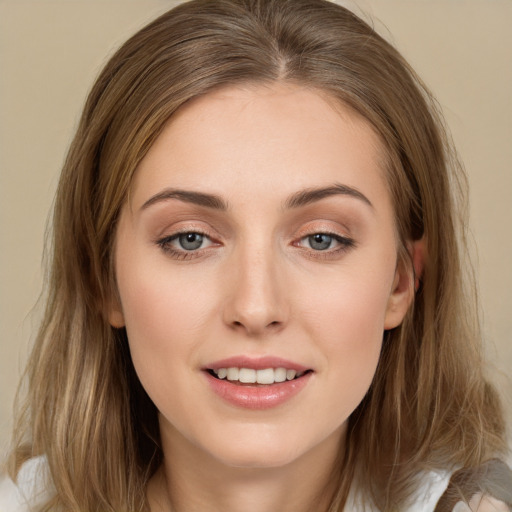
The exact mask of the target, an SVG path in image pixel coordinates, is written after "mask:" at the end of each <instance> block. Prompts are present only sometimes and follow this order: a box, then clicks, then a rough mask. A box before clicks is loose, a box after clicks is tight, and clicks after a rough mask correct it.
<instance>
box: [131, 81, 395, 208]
mask: <svg viewBox="0 0 512 512" xmlns="http://www.w3.org/2000/svg"><path fill="white" fill-rule="evenodd" d="M385 168H386V153H385V150H384V147H383V144H382V143H381V141H380V138H379V136H378V135H377V134H376V133H375V131H374V130H373V128H372V126H371V125H370V123H369V122H368V121H366V120H365V119H364V118H363V117H362V116H360V115H359V114H358V113H356V112H355V111H354V110H353V109H351V108H349V107H347V106H346V105H344V104H343V103H341V102H340V101H339V100H337V99H336V98H334V97H333V96H330V95H329V94H328V93H326V92H324V91H319V90H316V89H310V88H305V87H299V86H295V85H290V84H273V85H250V86H244V87H226V88H222V89H218V90H216V91H214V92H210V93H209V94H206V95H204V96H202V97H198V98H195V99H193V100H191V101H189V102H188V103H187V104H185V105H184V106H182V107H181V109H179V110H178V112H177V113H176V114H175V115H173V116H172V118H171V119H170V120H169V121H168V123H167V125H166V126H165V127H164V130H163V131H162V133H161V134H160V136H159V137H158V138H157V140H156V141H155V143H154V144H153V146H152V147H151V148H150V150H149V152H148V154H147V155H146V156H145V158H144V159H143V160H142V162H141V163H140V165H139V168H138V169H137V172H136V174H135V178H134V183H133V189H132V191H133V192H134V193H135V196H137V197H134V199H135V202H136V203H139V204H140V201H141V200H143V199H144V197H146V198H147V197H148V196H149V195H151V194H152V193H156V192H158V189H159V188H160V189H161V188H163V187H166V186H176V185H179V186H181V187H187V188H192V189H194V188H201V189H202V190H208V191H211V192H213V193H216V194H218V195H225V194H226V193H227V194H229V190H230V189H233V187H234V186H235V185H238V186H242V187H243V186H245V188H246V189H247V190H250V191H251V193H252V194H253V195H254V194H255V193H256V192H258V191H260V192H262V193H265V192H266V193H265V195H266V196H269V195H271V192H272V193H273V192H276V193H279V192H280V193H282V194H285V193H293V191H294V189H295V190H296V189H300V188H308V187H317V186H328V185H330V184H332V183H333V182H339V181H343V182H344V183H345V184H347V185H350V186H354V187H355V188H358V187H360V186H363V187H364V188H367V189H375V190H373V191H369V192H370V193H371V194H378V193H382V192H383V186H384V189H385V188H387V187H386V185H385V172H384V170H385ZM265 187H267V188H266V189H265ZM269 187H270V188H269ZM384 193H386V191H385V190H384Z"/></svg>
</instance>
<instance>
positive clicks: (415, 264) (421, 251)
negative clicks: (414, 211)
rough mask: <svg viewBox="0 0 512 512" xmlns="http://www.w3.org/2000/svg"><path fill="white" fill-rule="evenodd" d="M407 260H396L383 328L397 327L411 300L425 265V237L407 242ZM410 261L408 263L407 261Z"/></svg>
mask: <svg viewBox="0 0 512 512" xmlns="http://www.w3.org/2000/svg"><path fill="white" fill-rule="evenodd" d="M407 251H408V252H409V260H408V261H407V260H406V259H405V258H404V259H402V261H399V262H398V265H397V268H396V271H395V278H394V280H393V286H392V290H391V295H390V296H389V300H388V305H387V309H386V316H385V319H384V329H385V330H388V329H393V328H395V327H398V326H399V325H400V324H401V323H402V320H403V319H404V317H405V314H406V313H407V311H408V309H409V307H410V305H411V304H412V302H413V299H414V294H415V292H416V291H417V290H418V288H419V285H420V279H421V276H422V274H423V268H424V266H425V239H424V238H422V239H420V240H415V241H414V242H409V243H407ZM409 262H410V263H412V264H411V265H409V264H408V263H409Z"/></svg>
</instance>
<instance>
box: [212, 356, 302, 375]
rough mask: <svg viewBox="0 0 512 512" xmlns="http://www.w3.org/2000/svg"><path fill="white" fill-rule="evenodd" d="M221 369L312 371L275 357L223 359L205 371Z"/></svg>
mask: <svg viewBox="0 0 512 512" xmlns="http://www.w3.org/2000/svg"><path fill="white" fill-rule="evenodd" d="M219 368H251V369H253V370H265V369H266V368H286V369H287V370H296V371H297V372H305V371H306V370H311V368H309V367H307V366H304V365H302V364H298V363H295V362H293V361H289V360H287V359H283V358H281V357H274V356H263V357H249V356H234V357H228V358H226V359H221V360H219V361H215V362H213V363H210V364H208V365H206V366H205V367H204V370H218V369H219Z"/></svg>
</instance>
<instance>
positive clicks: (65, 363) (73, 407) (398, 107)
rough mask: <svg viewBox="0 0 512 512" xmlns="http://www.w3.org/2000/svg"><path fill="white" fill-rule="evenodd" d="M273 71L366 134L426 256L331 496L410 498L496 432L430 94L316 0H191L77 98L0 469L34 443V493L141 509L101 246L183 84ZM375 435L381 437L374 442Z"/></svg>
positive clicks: (110, 279)
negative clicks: (23, 387)
mask: <svg viewBox="0 0 512 512" xmlns="http://www.w3.org/2000/svg"><path fill="white" fill-rule="evenodd" d="M275 81H284V82H290V83H295V84H298V85H301V86H304V87H310V88H314V89H318V90H322V91H324V92H327V93H328V94H329V95H331V97H333V98H335V99H337V100H338V101H340V102H343V104H345V105H348V106H350V107H351V108H352V109H355V110H356V111H357V112H359V113H360V114H361V115H362V116H363V117H365V118H366V119H367V120H368V121H369V122H370V123H371V124H372V125H373V127H374V129H375V130H376V132H377V133H378V134H379V135H380V138H381V140H382V143H383V144H384V146H385V148H386V150H387V157H388V158H387V162H386V164H385V165H386V171H387V178H388V183H389V189H390V191H391V195H392V198H393V201H394V205H395V211H396V223H397V231H398V233H399V238H400V240H401V248H400V250H399V253H400V254H399V256H400V259H401V262H402V264H409V265H411V262H410V260H409V258H408V252H407V242H408V241H412V240H420V239H423V240H424V243H425V245H426V251H425V252H426V259H425V267H424V272H423V274H422V276H421V280H420V283H419V288H418V290H417V293H416V297H415V302H414V305H413V306H412V307H411V309H410V311H409V312H408V314H407V316H406V318H405V320H404V322H403V323H402V325H401V326H399V327H397V328H396V329H393V330H391V331H388V332H385V333H384V343H383V348H382V355H381V359H380V363H379V366H378V369H377V372H376V375H375V378H374V382H373V384H372V386H371V389H370V391H369V392H368V394H367V396H366V397H365V398H364V400H363V402H362V403H361V404H360V405H359V407H358V408H357V409H356V411H355V412H354V413H353V414H352V416H351V417H350V419H349V426H348V439H347V443H346V446H347V450H346V451H345V452H344V453H343V454H341V455H340V464H339V468H337V471H336V475H335V477H336V478H338V479H339V486H338V488H339V492H338V493H337V495H336V496H335V497H334V498H333V502H332V505H331V508H330V510H331V511H338V510H342V508H343V506H344V503H345V501H346V499H347V494H348V490H349V488H350V486H352V485H354V482H357V484H358V486H359V488H360V489H361V490H362V491H363V492H364V494H365V495H366V496H368V500H369V501H373V502H374V504H375V505H376V506H377V507H378V508H379V509H381V510H392V509H393V510H396V509H397V508H400V507H401V506H402V505H403V504H404V503H405V502H406V501H407V499H410V497H411V496H412V493H413V491H414V489H415V488H416V487H417V485H418V480H419V478H420V476H421V474H422V471H426V470H431V469H433V470H435V469H451V468H454V467H460V466H463V467H473V466H476V465H478V464H480V463H481V462H482V461H484V460H486V459H488V458H490V457H492V456H495V455H499V454H500V453H502V452H503V451H504V449H505V441H504V422H503V415H502V411H501V407H500V404H499V400H498V397H497V394H496V392H495V391H494V389H493V388H492V387H491V385H490V384H489V383H488V382H487V380H486V379H485V377H484V373H483V372H484V366H483V359H482V356H481V348H480V342H481V339H480V333H479V326H478V314H477V311H476V309H475V308H476V299H475V292H474V285H473V284H472V282H471V275H468V273H467V272H466V270H465V269H467V268H468V267H467V265H466V264H465V263H463V264H461V261H462V259H463V255H464V254H465V212H466V205H465V204H464V196H465V190H464V189H465V185H466V184H465V178H464V174H463V172H462V170H461V167H460V165H459V164H458V162H457V159H456V158H455V157H454V153H453V151H452V150H451V149H450V147H451V145H450V142H449V138H448V137H447V135H446V133H445V130H444V128H443V123H442V118H441V116H440V114H439V111H438V108H437V106H436V103H435V101H434V100H433V99H432V97H431V95H430V93H429V92H428V91H427V89H426V88H425V87H424V85H423V84H422V82H421V81H420V79H419V78H418V77H417V76H416V74H415V73H414V72H413V70H412V69H411V68H410V67H409V65H408V64H407V63H406V62H405V61H404V59H403V58H402V57H401V55H400V54H399V53H398V52H397V51H396V50H395V49H394V48H393V47H392V46H390V45H389V44H388V43H387V42H386V41H385V40H383V39H382V38H381V37H380V36H379V35H378V34H376V32H375V31H374V30H373V29H372V28H371V27H370V26H368V25H367V24H366V23H364V22H363V21H361V20H360V19H359V18H358V17H356V16H355V15H354V14H352V13H351V12H350V11H348V10H347V9H344V8H342V7H340V6H337V5H335V4H333V3H330V2H327V1H324V0H194V1H192V2H189V3H186V4H182V5H180V6H178V7H176V8H175V9H173V10H171V11H169V12H168V13H166V14H164V15H163V16H161V17H160V18H158V19H157V20H155V21H154V22H152V23H151V24H149V25H148V26H147V27H145V28H144V29H142V30H141V31H140V32H138V33H137V34H136V35H134V36H133V37H132V38H131V39H130V40H129V41H128V42H126V43H125V44H124V45H123V46H122V47H121V48H120V49H119V50H118V51H117V53H116V54H115V55H114V56H113V57H112V58H111V59H110V61H109V62H108V64H107V65H106V66H105V68H104V70H103V71H102V73H101V74H100V76H99V78H98V79H97V81H96V83H95V84H94V86H93V89H92V91H91V93H90V95H89V97H88V99H87V102H86V105H85V108H84V111H83V115H82V118H81V121H80V124H79V127H78V130H77V133H76V136H75V138H74V140H73V143H72V145H71V148H70V150H69V154H68V156H67V159H66V162H65V165H64V169H63V171H62V175H61V179H60V183H59V188H58V192H57V198H56V203H55V210H54V217H53V245H52V254H51V261H52V264H51V269H50V272H49V277H48V282H47V298H46V312H45V315H44V320H43V322H42V325H41V328H40V331H39V334H38V337H37V340H36V343H35V347H34V349H33V352H32V356H31V359H30V362H29V365H28V370H27V376H28V383H29V384H28V394H27V398H26V401H25V402H24V406H23V408H22V410H21V413H20V416H19V418H18V422H17V426H16V429H15V448H14V451H13V457H12V472H13V474H15V472H16V471H17V468H19V467H20V465H21V464H22V463H23V462H24V461H25V460H27V459H28V458H29V457H31V456H34V455H38V454H44V455H45V456H46V458H47V461H48V466H49V469H50V473H51V476H52V480H53V483H54V486H55V489H56V495H55V497H54V498H53V499H52V501H51V502H49V503H48V504H47V505H46V508H45V510H50V509H51V510H54V511H55V510H62V511H64V510H65V511H87V512H92V511H102V512H108V511H111V512H119V511H142V510H147V509H148V505H147V502H146V497H145V487H146V484H147V481H148V479H149V478H150V476H151V475H152V474H153V473H154V471H155V470H156V468H157V467H158V466H159V464H160V463H161V460H162V456H163V455H162V451H161V448H160V441H159V433H158V425H157V416H156V410H155V407H154V405H153V404H152V402H151V401H150V399H149V398H148V396H147V395H146V394H145V392H144V390H143V389H142V387H141V385H140V383H139V381H138V379H137V377H136V375H135V372H134V370H133V367H132V363H131V360H130V355H129V352H128V348H127V340H126V334H125V331H124V329H119V330H116V329H113V328H112V327H111V326H110V325H109V323H108V320H107V319H106V317H105V310H106V304H107V303H108V301H109V300H110V299H111V296H112V293H115V281H114V269H113V265H112V247H113V242H114V237H115V230H116V222H117V219H118V215H119V211H120V208H121V206H122V204H123V202H124V201H125V200H126V198H127V195H128V193H129V189H130V184H131V180H132V177H133V174H134V172H135V170H136V168H137V165H138V164H139V162H140V161H141V159H142V158H143V157H144V156H145V154H146V152H147V151H148V149H149V148H150V147H151V145H152V144H153V142H154V141H155V139H156V138H157V137H158V135H159V133H160V132H161V130H162V127H163V126H164V124H165V123H166V121H168V119H169V118H170V117H171V116H172V115H173V113H174V112H176V110H177V109H178V108H179V107H180V106H182V105H183V104H184V103H185V102H187V101H188V100H190V99H192V98H194V97H197V96H199V95H204V94H207V93H208V92H209V91H211V90H213V89H216V88H219V87H223V86H226V85H234V84H238V83H239V84H243V83H270V82H275ZM382 440H385V442H382Z"/></svg>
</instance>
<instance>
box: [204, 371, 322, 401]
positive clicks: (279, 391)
mask: <svg viewBox="0 0 512 512" xmlns="http://www.w3.org/2000/svg"><path fill="white" fill-rule="evenodd" d="M205 375H206V378H207V379H208V384H209V385H210V387H211V388H212V390H213V391H214V392H215V393H216V394H217V395H218V396H220V397H221V398H222V399H224V400H225V401H226V402H229V403H230V404H232V405H234V406H236V407H242V408H244V409H254V410H262V409H271V408H272V407H278V406H279V405H281V404H283V403H285V402H287V401H288V400H290V399H291V398H292V397H294V396H295V395H296V394H297V393H299V392H300V391H301V390H302V389H303V388H304V386H306V384H307V383H308V382H309V379H310V378H311V375H312V372H310V373H306V374H305V375H303V376H302V377H299V378H298V379H294V380H287V381H285V382H276V383H275V384H268V385H254V386H251V385H250V384H249V385H247V384H245V385H243V386H242V385H239V384H234V383H232V382H231V381H229V380H227V379H222V380H221V379H217V378H215V377H213V376H212V375H211V374H210V373H208V372H205Z"/></svg>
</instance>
